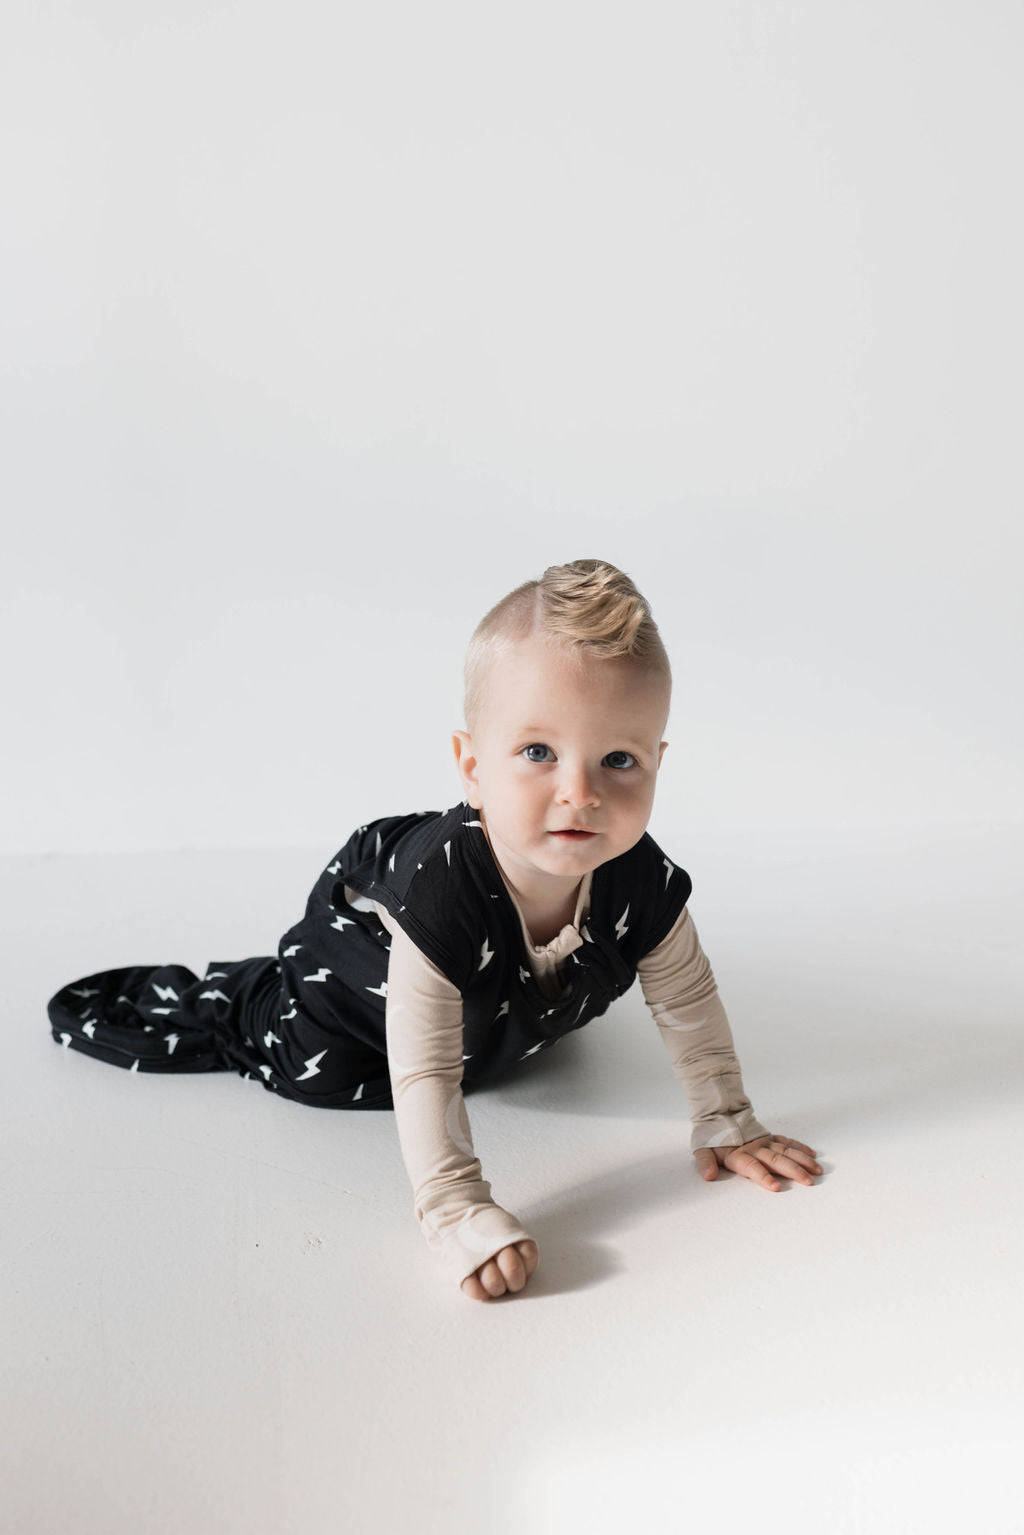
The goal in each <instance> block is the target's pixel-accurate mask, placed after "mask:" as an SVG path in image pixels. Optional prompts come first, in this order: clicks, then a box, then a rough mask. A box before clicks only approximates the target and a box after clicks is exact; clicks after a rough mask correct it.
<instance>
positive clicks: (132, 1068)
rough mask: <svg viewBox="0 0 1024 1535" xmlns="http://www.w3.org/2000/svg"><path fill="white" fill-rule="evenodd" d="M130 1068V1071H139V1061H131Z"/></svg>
mask: <svg viewBox="0 0 1024 1535" xmlns="http://www.w3.org/2000/svg"><path fill="white" fill-rule="evenodd" d="M128 1069H129V1071H138V1069H139V1063H138V1061H132V1063H131V1065H130V1066H129V1068H128Z"/></svg>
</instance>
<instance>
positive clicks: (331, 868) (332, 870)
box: [327, 859, 341, 874]
mask: <svg viewBox="0 0 1024 1535" xmlns="http://www.w3.org/2000/svg"><path fill="white" fill-rule="evenodd" d="M340 868H341V864H340V863H339V862H338V860H337V859H335V860H334V862H333V863H329V864H328V865H327V872H328V874H337V872H338V870H339V869H340Z"/></svg>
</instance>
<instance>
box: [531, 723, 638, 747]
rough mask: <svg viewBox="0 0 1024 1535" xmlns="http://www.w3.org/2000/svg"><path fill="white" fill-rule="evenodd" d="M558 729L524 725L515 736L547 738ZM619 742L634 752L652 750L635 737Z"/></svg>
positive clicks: (620, 737) (628, 737)
mask: <svg viewBox="0 0 1024 1535" xmlns="http://www.w3.org/2000/svg"><path fill="white" fill-rule="evenodd" d="M557 729H558V727H557V726H556V727H555V730H554V732H552V729H551V726H550V725H524V726H523V728H522V729H521V730H517V731H516V732H515V734H516V735H517V736H518V737H520V738H525V737H526V736H530V737H537V736H546V735H551V734H552V733H554V734H557ZM618 740H619V742H620V743H621V745H622V746H628V747H630V748H631V749H632V750H633V751H639V752H647V751H650V749H651V748H650V746H649V745H648V744H647V742H646V741H639V740H637V738H636V737H635V736H627V735H621V736H619V737H618ZM618 749H619V748H618V747H617V746H613V747H612V751H618ZM655 749H657V748H655Z"/></svg>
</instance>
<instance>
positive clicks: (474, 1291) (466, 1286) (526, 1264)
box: [462, 1241, 540, 1300]
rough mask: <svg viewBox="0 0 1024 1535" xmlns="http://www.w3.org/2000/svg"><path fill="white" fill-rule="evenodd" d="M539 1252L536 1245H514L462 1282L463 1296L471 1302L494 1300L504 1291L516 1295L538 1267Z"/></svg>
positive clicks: (503, 1249)
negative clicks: (466, 1296)
mask: <svg viewBox="0 0 1024 1535" xmlns="http://www.w3.org/2000/svg"><path fill="white" fill-rule="evenodd" d="M539 1259H540V1250H539V1248H538V1246H537V1244H536V1242H532V1241H523V1242H516V1244H515V1246H513V1247H503V1248H502V1249H501V1252H500V1253H495V1255H494V1257H493V1258H488V1260H487V1262H486V1263H481V1265H480V1267H479V1268H478V1269H477V1271H476V1273H475V1274H470V1275H468V1276H467V1277H466V1278H465V1279H464V1280H463V1281H462V1292H463V1294H464V1295H468V1296H469V1298H470V1300H495V1299H496V1298H497V1297H498V1296H499V1295H504V1294H505V1291H506V1290H509V1291H511V1292H512V1293H513V1294H516V1293H517V1292H518V1291H520V1290H521V1289H523V1287H524V1286H525V1284H526V1281H527V1280H528V1279H529V1277H530V1275H531V1274H532V1273H533V1271H534V1269H535V1268H536V1267H537V1263H538V1261H539Z"/></svg>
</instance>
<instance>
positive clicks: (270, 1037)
mask: <svg viewBox="0 0 1024 1535" xmlns="http://www.w3.org/2000/svg"><path fill="white" fill-rule="evenodd" d="M283 1044H284V1040H283V1039H278V1037H277V1035H276V1034H275V1033H274V1031H273V1029H268V1031H267V1032H266V1034H264V1036H263V1047H264V1049H265V1050H269V1049H270V1047H271V1045H283Z"/></svg>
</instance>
